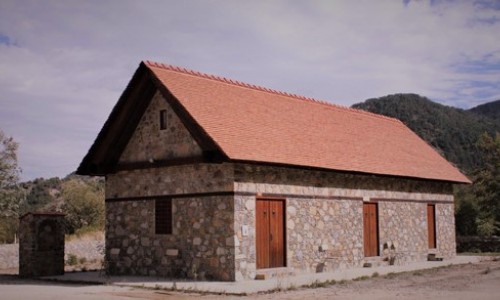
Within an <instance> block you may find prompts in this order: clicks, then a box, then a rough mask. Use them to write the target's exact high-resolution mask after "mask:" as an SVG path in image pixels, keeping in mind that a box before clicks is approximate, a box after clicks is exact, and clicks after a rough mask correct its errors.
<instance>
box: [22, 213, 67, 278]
mask: <svg viewBox="0 0 500 300" xmlns="http://www.w3.org/2000/svg"><path fill="white" fill-rule="evenodd" d="M62 274H64V214H58V213H27V214H25V215H23V216H22V217H21V218H20V221H19V276H21V277H40V276H53V275H62Z"/></svg>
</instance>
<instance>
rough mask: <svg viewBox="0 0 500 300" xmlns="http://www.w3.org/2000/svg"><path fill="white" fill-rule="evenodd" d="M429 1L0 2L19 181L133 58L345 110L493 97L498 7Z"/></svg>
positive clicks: (116, 86) (72, 149)
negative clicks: (370, 102)
mask: <svg viewBox="0 0 500 300" xmlns="http://www.w3.org/2000/svg"><path fill="white" fill-rule="evenodd" d="M432 3H433V4H432V5H430V4H429V2H428V1H410V2H409V3H408V4H407V5H404V4H403V2H397V1H392V0H390V1H389V0H387V1H326V0H325V1H218V0H211V1H76V0H75V1H64V2H61V1H43V2H40V1H18V0H16V1H14V0H12V1H5V0H4V1H2V2H0V35H2V36H6V37H8V40H9V42H10V44H9V45H6V42H3V43H4V44H2V41H4V40H5V39H2V40H0V128H2V129H4V131H6V132H7V133H9V134H12V135H13V136H14V137H15V138H16V139H17V140H19V141H20V143H21V150H20V151H21V152H20V157H21V166H22V167H23V168H24V170H25V173H24V177H25V178H32V177H35V176H55V175H58V176H64V175H66V174H67V173H69V172H71V171H73V170H74V169H75V168H76V165H77V164H78V163H79V161H80V160H81V158H82V157H83V155H84V154H85V153H86V151H87V149H88V148H89V147H90V144H91V143H92V141H93V140H94V138H95V137H96V135H97V133H98V130H99V129H100V128H101V126H102V125H103V123H104V120H105V118H106V117H107V115H108V114H109V112H110V111H111V108H112V106H113V105H114V104H115V103H116V101H117V99H118V97H119V95H120V93H121V92H122V91H123V89H124V88H125V86H126V84H127V82H128V81H129V80H130V77H131V75H132V74H133V72H134V70H135V68H136V67H137V65H138V63H139V62H140V60H142V59H153V60H157V61H161V62H166V63H171V64H175V65H180V66H184V67H188V68H192V69H196V70H199V71H203V72H208V73H215V74H218V75H223V76H226V77H230V78H234V79H238V80H242V81H247V82H249V83H254V84H261V85H264V86H268V87H271V88H276V89H281V90H285V91H288V92H293V93H299V94H304V95H307V96H312V97H316V98H319V99H324V100H330V101H332V102H336V103H339V104H345V105H350V104H352V103H354V102H358V101H362V100H364V99H367V98H371V97H378V96H383V95H386V94H389V93H397V92H414V93H419V94H421V95H425V96H427V97H429V98H431V99H433V100H435V101H439V102H442V103H446V104H448V105H459V106H461V107H471V106H474V105H477V104H479V103H482V102H486V101H491V100H495V99H498V98H500V84H499V80H498V78H500V76H499V75H500V74H499V73H500V44H498V37H499V36H498V32H500V21H499V20H500V11H499V10H498V8H497V9H494V8H491V7H489V6H486V7H485V6H484V5H478V4H474V2H472V1H444V0H443V1H432ZM493 7H494V5H493Z"/></svg>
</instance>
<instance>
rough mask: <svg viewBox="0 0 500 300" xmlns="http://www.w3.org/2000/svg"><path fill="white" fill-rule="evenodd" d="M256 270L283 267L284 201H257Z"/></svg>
mask: <svg viewBox="0 0 500 300" xmlns="http://www.w3.org/2000/svg"><path fill="white" fill-rule="evenodd" d="M255 221H256V240H257V245H256V248H257V253H256V254H257V268H258V269H264V268H278V267H284V266H285V261H286V260H285V201H283V200H269V199H257V205H256V220H255Z"/></svg>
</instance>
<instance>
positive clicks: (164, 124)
mask: <svg viewBox="0 0 500 300" xmlns="http://www.w3.org/2000/svg"><path fill="white" fill-rule="evenodd" d="M164 129H167V110H166V109H162V110H160V130H164Z"/></svg>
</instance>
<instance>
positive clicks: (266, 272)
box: [255, 267, 296, 280]
mask: <svg viewBox="0 0 500 300" xmlns="http://www.w3.org/2000/svg"><path fill="white" fill-rule="evenodd" d="M295 275H296V274H295V271H294V270H293V268H288V267H283V268H272V269H259V270H257V272H256V274H255V280H267V279H270V278H279V277H289V276H295Z"/></svg>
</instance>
